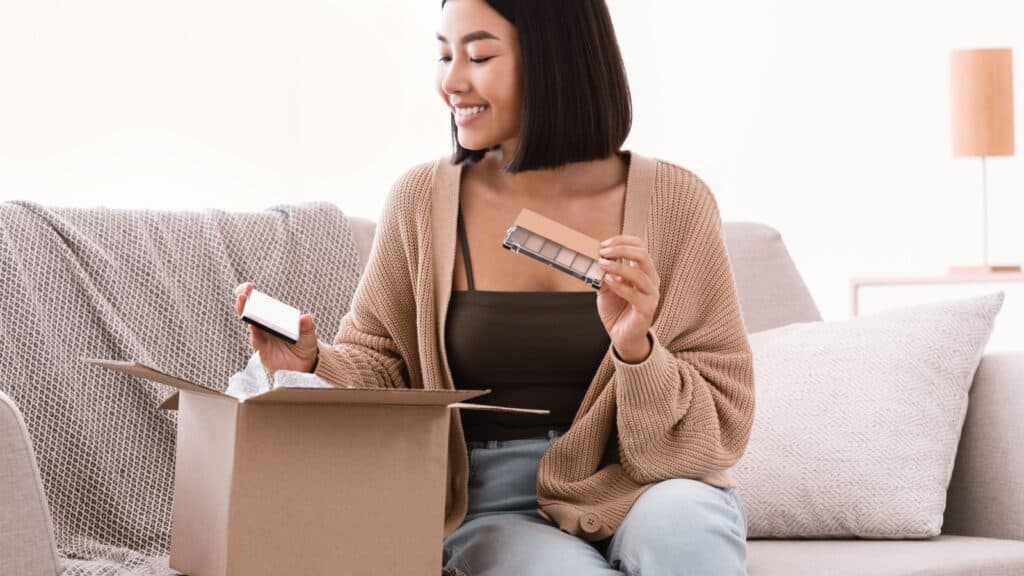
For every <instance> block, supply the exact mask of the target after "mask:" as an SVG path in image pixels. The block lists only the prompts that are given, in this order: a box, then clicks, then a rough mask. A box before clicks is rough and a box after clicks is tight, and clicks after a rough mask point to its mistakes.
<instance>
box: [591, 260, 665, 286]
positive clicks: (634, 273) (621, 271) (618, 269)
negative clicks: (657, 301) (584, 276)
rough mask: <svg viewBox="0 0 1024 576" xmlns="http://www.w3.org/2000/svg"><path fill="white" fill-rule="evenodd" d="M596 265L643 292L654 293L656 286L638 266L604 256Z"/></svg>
mask: <svg viewBox="0 0 1024 576" xmlns="http://www.w3.org/2000/svg"><path fill="white" fill-rule="evenodd" d="M597 265H598V267H600V268H601V269H602V270H604V271H605V272H610V273H612V274H615V275H617V276H621V277H623V278H624V279H625V281H626V282H629V283H632V284H633V286H634V287H636V289H637V290H639V291H640V292H642V293H644V294H654V293H655V292H657V288H656V287H655V285H654V281H653V280H652V279H651V277H650V276H648V275H647V273H646V272H644V271H643V270H642V269H641V268H640V267H634V266H630V265H628V264H626V263H625V262H615V261H612V260H608V259H606V258H601V259H600V260H598V261H597Z"/></svg>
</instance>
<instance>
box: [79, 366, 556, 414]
mask: <svg viewBox="0 0 1024 576" xmlns="http://www.w3.org/2000/svg"><path fill="white" fill-rule="evenodd" d="M82 360H83V361H85V362H86V363H88V364H92V365H93V366H100V367H102V368H107V369H109V370H115V371H118V372H123V373H125V374H129V375H132V376H137V377H139V378H144V379H146V380H152V381H153V382H159V383H161V384H166V385H168V386H173V387H174V388H177V389H178V390H187V391H189V392H198V393H200V394H204V395H207V396H214V397H217V398H223V399H226V400H232V401H237V399H236V398H235V397H234V396H231V395H228V394H225V393H223V392H221V391H219V390H214V389H212V388H207V387H206V386H200V385H198V384H194V383H192V382H189V381H187V380H182V379H181V378H176V377H174V376H171V375H170V374H167V373H165V372H162V371H160V370H157V369H156V368H153V367H151V366H147V365H145V364H142V363H140V362H135V361H123V360H104V359H99V358H82ZM489 393H490V390H489V389H488V390H424V389H421V388H274V389H272V390H269V391H267V392H263V393H262V394H256V395H254V396H250V397H249V398H246V399H245V400H244V401H243V402H242V403H251V404H389V405H400V406H444V405H450V406H451V407H452V408H461V409H464V410H484V411H492V412H518V413H523V414H550V413H551V412H550V410H542V409H533V408H512V407H508V406H494V405H488V404H468V403H464V402H462V401H463V400H468V399H470V398H476V397H477V396H483V395H484V394H489ZM160 409H161V410H177V409H178V393H177V392H176V393H174V394H172V395H171V396H170V397H168V398H167V399H166V400H164V401H163V403H161V404H160Z"/></svg>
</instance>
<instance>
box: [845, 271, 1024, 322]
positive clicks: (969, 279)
mask: <svg viewBox="0 0 1024 576" xmlns="http://www.w3.org/2000/svg"><path fill="white" fill-rule="evenodd" d="M993 282H1024V273H1022V272H977V273H957V274H951V275H949V274H947V275H937V276H861V277H856V278H851V279H850V292H851V294H850V301H851V305H852V312H853V315H854V316H857V314H858V312H859V310H858V305H859V297H860V289H861V288H862V287H864V286H894V285H901V284H902V285H906V284H918V285H921V284H962V283H993Z"/></svg>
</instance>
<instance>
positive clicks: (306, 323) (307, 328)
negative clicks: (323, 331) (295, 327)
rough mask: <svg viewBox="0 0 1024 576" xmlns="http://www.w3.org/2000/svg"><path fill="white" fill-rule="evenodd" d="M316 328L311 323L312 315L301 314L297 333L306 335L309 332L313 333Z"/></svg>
mask: <svg viewBox="0 0 1024 576" xmlns="http://www.w3.org/2000/svg"><path fill="white" fill-rule="evenodd" d="M315 331H316V326H315V325H314V323H313V315H312V314H303V315H302V316H299V333H300V334H307V333H309V332H315Z"/></svg>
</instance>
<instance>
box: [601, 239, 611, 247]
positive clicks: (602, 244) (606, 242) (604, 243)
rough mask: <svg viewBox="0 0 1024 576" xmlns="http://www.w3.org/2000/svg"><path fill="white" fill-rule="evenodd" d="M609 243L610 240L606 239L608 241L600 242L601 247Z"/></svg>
mask: <svg viewBox="0 0 1024 576" xmlns="http://www.w3.org/2000/svg"><path fill="white" fill-rule="evenodd" d="M611 243H612V241H611V239H608V240H605V241H604V242H601V246H607V245H609V244H611Z"/></svg>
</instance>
